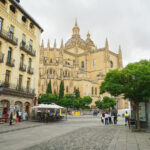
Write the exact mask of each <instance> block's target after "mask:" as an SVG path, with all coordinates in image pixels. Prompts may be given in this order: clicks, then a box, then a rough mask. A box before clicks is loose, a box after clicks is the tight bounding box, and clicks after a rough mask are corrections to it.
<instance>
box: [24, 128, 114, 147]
mask: <svg viewBox="0 0 150 150" xmlns="http://www.w3.org/2000/svg"><path fill="white" fill-rule="evenodd" d="M116 131H117V128H111V127H107V128H106V127H86V128H81V129H78V130H76V131H73V132H70V133H68V134H65V135H62V136H59V137H56V138H53V139H51V140H49V141H47V142H45V143H42V144H40V145H36V146H33V147H30V148H28V149H26V150H107V149H108V146H109V144H110V142H111V141H112V138H113V136H114V134H115V132H116Z"/></svg>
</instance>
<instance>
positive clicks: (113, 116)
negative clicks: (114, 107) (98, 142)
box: [101, 112, 117, 125]
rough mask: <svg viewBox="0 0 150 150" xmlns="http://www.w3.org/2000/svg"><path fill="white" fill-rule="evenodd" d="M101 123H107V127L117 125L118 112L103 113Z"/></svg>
mask: <svg viewBox="0 0 150 150" xmlns="http://www.w3.org/2000/svg"><path fill="white" fill-rule="evenodd" d="M101 122H102V123H105V125H108V124H117V112H113V113H108V112H103V113H102V114H101Z"/></svg>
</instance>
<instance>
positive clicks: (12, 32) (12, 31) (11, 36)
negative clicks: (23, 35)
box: [9, 25, 14, 40]
mask: <svg viewBox="0 0 150 150" xmlns="http://www.w3.org/2000/svg"><path fill="white" fill-rule="evenodd" d="M13 36H14V27H13V26H12V25H11V26H10V29H9V38H10V39H11V40H13Z"/></svg>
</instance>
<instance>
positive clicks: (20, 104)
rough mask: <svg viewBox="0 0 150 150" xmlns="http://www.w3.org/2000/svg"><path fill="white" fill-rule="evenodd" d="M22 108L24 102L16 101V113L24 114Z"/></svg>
mask: <svg viewBox="0 0 150 150" xmlns="http://www.w3.org/2000/svg"><path fill="white" fill-rule="evenodd" d="M22 107H23V104H22V102H20V101H16V102H15V112H17V111H18V112H19V111H20V112H22Z"/></svg>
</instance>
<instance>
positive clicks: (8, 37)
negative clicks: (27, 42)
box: [0, 29, 18, 45]
mask: <svg viewBox="0 0 150 150" xmlns="http://www.w3.org/2000/svg"><path fill="white" fill-rule="evenodd" d="M0 37H1V38H3V39H5V40H7V41H8V42H10V43H12V44H14V45H17V44H18V39H17V38H16V37H15V36H14V35H13V34H10V33H9V32H7V31H6V30H4V29H1V30H0Z"/></svg>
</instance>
